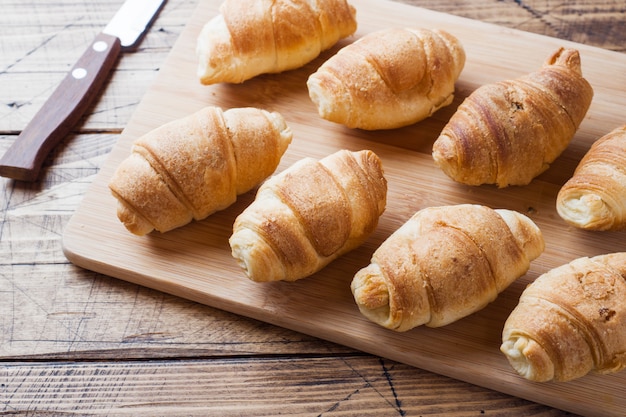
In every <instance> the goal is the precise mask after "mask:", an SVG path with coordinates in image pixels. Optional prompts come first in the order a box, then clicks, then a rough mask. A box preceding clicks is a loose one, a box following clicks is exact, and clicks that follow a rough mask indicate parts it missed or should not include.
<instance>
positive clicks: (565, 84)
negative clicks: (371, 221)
mask: <svg viewBox="0 0 626 417" xmlns="http://www.w3.org/2000/svg"><path fill="white" fill-rule="evenodd" d="M592 97H593V89H592V87H591V85H590V84H589V83H588V82H587V81H586V80H585V79H584V78H583V76H582V71H581V66H580V55H579V53H578V51H577V50H574V49H564V48H559V49H558V50H557V51H556V52H554V53H553V54H552V55H551V56H550V57H549V58H548V59H547V60H546V62H545V63H544V65H543V67H542V68H541V69H540V70H538V71H535V72H532V73H530V74H527V75H525V76H523V77H520V78H518V79H515V80H509V81H501V82H498V83H493V84H488V85H484V86H482V87H480V88H478V89H477V90H475V91H474V92H473V93H472V94H470V95H469V96H468V97H467V98H466V99H465V100H464V101H463V103H461V105H460V106H459V107H458V109H457V111H456V112H455V113H454V114H453V115H452V117H451V118H450V120H449V121H448V123H447V124H446V126H445V127H444V128H443V130H442V132H441V134H440V136H439V138H437V140H436V141H435V143H434V145H433V158H434V160H435V163H436V164H437V165H438V166H439V167H440V168H441V169H442V170H443V171H444V172H445V174H446V175H448V176H449V177H450V178H452V179H454V180H455V181H457V182H461V183H464V184H468V185H481V184H496V185H497V186H498V187H507V186H509V185H526V184H528V183H530V182H531V181H532V180H533V179H534V178H535V177H536V176H538V175H539V174H541V173H542V172H544V171H545V170H546V169H548V167H549V166H550V164H551V163H552V162H554V160H555V159H556V158H557V157H558V156H559V155H560V154H561V153H562V152H563V151H564V150H565V148H566V147H567V146H568V144H569V143H570V141H571V140H572V138H573V137H574V134H575V132H576V130H577V129H578V127H579V125H580V123H581V122H582V120H583V119H584V117H585V115H586V113H587V110H588V108H589V106H590V104H591V100H592Z"/></svg>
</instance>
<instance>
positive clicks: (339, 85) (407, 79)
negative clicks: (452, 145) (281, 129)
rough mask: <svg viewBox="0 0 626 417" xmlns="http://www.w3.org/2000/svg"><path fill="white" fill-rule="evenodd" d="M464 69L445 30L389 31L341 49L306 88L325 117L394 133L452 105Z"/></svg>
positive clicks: (457, 47)
mask: <svg viewBox="0 0 626 417" xmlns="http://www.w3.org/2000/svg"><path fill="white" fill-rule="evenodd" d="M464 65H465V51H464V49H463V47H462V45H461V43H460V42H459V41H458V39H456V38H455V37H454V36H452V35H450V34H449V33H447V32H445V31H443V30H428V29H385V30H380V31H376V32H372V33H370V34H368V35H365V36H364V37H362V38H360V39H359V40H357V41H356V42H354V43H353V44H350V45H348V46H346V47H344V48H342V49H341V50H340V51H339V52H338V53H337V54H336V55H335V56H333V57H331V58H330V59H329V60H328V61H326V62H325V63H324V64H323V65H322V66H321V67H320V68H319V69H318V70H317V71H316V72H315V73H313V74H312V75H311V76H310V77H309V79H308V81H307V86H308V89H309V96H310V97H311V100H312V101H313V102H314V103H315V105H316V107H317V110H318V112H319V114H320V116H321V117H323V118H324V119H327V120H330V121H333V122H337V123H341V124H344V125H346V126H348V127H351V128H360V129H367V130H375V129H392V128H398V127H402V126H407V125H410V124H413V123H416V122H418V121H420V120H423V119H425V118H426V117H428V116H430V115H432V114H433V113H434V112H435V111H437V110H438V109H440V108H441V107H444V106H447V105H449V104H450V103H451V102H452V99H453V95H454V83H455V82H456V80H457V78H458V77H459V74H460V73H461V71H462V69H463V66H464Z"/></svg>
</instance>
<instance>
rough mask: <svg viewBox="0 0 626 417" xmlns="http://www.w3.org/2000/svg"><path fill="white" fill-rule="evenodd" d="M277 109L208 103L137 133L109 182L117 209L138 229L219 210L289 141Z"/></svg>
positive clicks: (265, 172)
mask: <svg viewBox="0 0 626 417" xmlns="http://www.w3.org/2000/svg"><path fill="white" fill-rule="evenodd" d="M291 138H292V132H291V129H290V128H289V127H288V126H287V124H286V123H285V120H284V119H283V117H282V116H281V115H280V114H279V113H270V112H267V111H265V110H261V109H257V108H236V109H230V110H226V111H222V109H220V108H218V107H206V108H204V109H202V110H200V111H198V112H196V113H194V114H191V115H189V116H187V117H184V118H181V119H177V120H174V121H172V122H169V123H167V124H165V125H163V126H161V127H159V128H157V129H155V130H153V131H151V132H149V133H147V134H146V135H144V136H142V137H140V138H138V139H137V140H136V141H135V142H134V144H133V148H132V153H131V155H130V156H129V157H127V158H126V159H125V160H124V161H122V162H121V164H120V165H119V167H118V168H117V170H116V171H115V173H114V174H113V177H112V178H111V180H110V182H109V188H110V189H111V192H112V193H113V195H114V196H115V197H116V198H117V200H118V206H117V215H118V217H119V219H120V221H121V222H122V223H123V224H124V226H126V228H127V229H128V230H129V231H130V232H132V233H134V234H137V235H145V234H147V233H149V232H151V231H152V230H154V229H156V230H158V231H160V232H166V231H169V230H172V229H174V228H177V227H180V226H183V225H185V224H187V223H189V222H191V221H192V220H194V219H195V220H201V219H204V218H206V217H207V216H209V215H210V214H212V213H214V212H216V211H218V210H221V209H224V208H226V207H228V206H229V205H231V204H232V203H234V202H235V200H236V198H237V195H239V194H242V193H244V192H246V191H248V190H250V189H252V188H253V187H255V186H256V185H258V184H259V183H260V182H262V181H263V180H264V179H265V178H267V177H268V176H270V175H271V174H272V173H273V172H274V170H275V169H276V167H277V166H278V163H279V162H280V159H281V157H282V155H283V153H284V152H285V150H286V149H287V147H288V146H289V143H290V142H291Z"/></svg>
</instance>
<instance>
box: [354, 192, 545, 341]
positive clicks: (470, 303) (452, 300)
mask: <svg viewBox="0 0 626 417" xmlns="http://www.w3.org/2000/svg"><path fill="white" fill-rule="evenodd" d="M543 249H544V240H543V236H542V234H541V231H540V230H539V228H538V227H537V226H536V225H535V224H534V223H533V222H532V221H531V220H530V219H529V218H528V217H526V216H524V215H523V214H520V213H518V212H515V211H511V210H504V209H500V210H493V209H491V208H488V207H485V206H480V205H471V204H460V205H454V206H443V207H430V208H426V209H422V210H420V211H418V212H417V213H416V214H415V215H414V216H413V217H411V218H410V219H409V220H408V221H407V222H406V223H405V224H404V225H402V226H401V227H400V228H399V229H398V230H397V231H395V232H394V233H393V234H392V235H391V236H390V237H389V238H387V240H386V241H385V242H383V244H382V245H381V246H380V247H379V248H378V249H377V250H376V252H374V255H373V256H372V262H371V264H370V265H369V266H367V267H365V268H363V269H361V270H360V271H359V272H357V274H356V275H355V276H354V278H353V280H352V284H351V288H352V293H353V295H354V299H355V301H356V304H357V305H358V307H359V310H360V311H361V313H362V314H363V315H364V316H365V317H367V318H369V319H370V320H371V321H373V322H375V323H377V324H379V325H381V326H383V327H386V328H388V329H392V330H396V331H406V330H410V329H412V328H414V327H417V326H420V325H426V326H429V327H439V326H444V325H447V324H449V323H452V322H454V321H456V320H458V319H460V318H462V317H465V316H467V315H469V314H471V313H474V312H476V311H478V310H480V309H482V308H483V307H485V306H486V305H487V304H488V303H490V302H492V301H493V300H495V298H496V297H497V295H498V294H499V293H500V292H502V291H503V290H504V289H505V288H506V287H508V286H509V285H510V284H511V283H512V282H513V281H515V280H516V279H517V278H519V277H521V276H522V275H524V274H525V273H526V272H527V271H528V268H529V266H530V262H531V261H532V260H533V259H535V258H536V257H538V256H539V255H540V254H541V253H542V252H543Z"/></svg>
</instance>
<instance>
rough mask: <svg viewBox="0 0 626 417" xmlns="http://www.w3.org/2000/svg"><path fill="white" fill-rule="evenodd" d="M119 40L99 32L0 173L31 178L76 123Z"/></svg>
mask: <svg viewBox="0 0 626 417" xmlns="http://www.w3.org/2000/svg"><path fill="white" fill-rule="evenodd" d="M120 50H121V46H120V40H119V39H118V38H117V37H115V36H111V35H107V34H105V33H100V34H99V35H98V36H96V38H95V39H94V41H93V43H92V44H91V45H90V46H89V48H87V50H86V51H85V52H84V53H83V55H82V56H81V57H80V59H79V60H78V62H76V64H75V65H74V67H73V68H72V70H71V71H70V72H69V73H68V74H67V76H66V77H65V78H64V79H63V81H62V82H61V84H60V85H59V86H58V87H57V89H56V90H55V91H54V92H53V93H52V95H51V96H50V98H49V99H48V100H47V101H46V102H45V103H44V105H43V106H42V107H41V109H40V110H39V111H38V112H37V114H35V117H34V118H33V120H31V122H30V123H29V124H28V125H27V126H26V127H25V128H24V130H23V131H22V133H21V134H20V135H19V136H18V137H17V139H15V141H14V142H13V144H12V145H11V147H10V148H9V149H8V150H7V151H6V153H5V154H4V155H3V156H2V159H0V176H3V177H8V178H13V179H16V180H22V181H35V180H36V179H37V177H38V175H39V171H40V169H41V165H42V164H43V162H44V160H45V158H46V156H47V155H48V154H49V153H50V151H51V150H52V149H53V148H54V147H55V145H57V144H58V143H59V142H60V141H61V140H62V139H63V138H64V137H65V136H66V135H67V133H69V131H70V130H71V129H72V128H73V127H74V126H75V125H76V123H78V121H79V120H80V118H81V116H82V115H83V113H84V112H85V110H86V109H87V107H88V106H89V103H90V102H91V101H92V100H93V99H94V98H95V97H96V96H97V95H98V93H99V92H100V87H101V86H102V84H103V82H104V81H105V80H106V78H107V75H108V74H109V72H110V70H111V69H112V67H113V65H114V64H115V62H116V60H117V57H118V56H119V54H120Z"/></svg>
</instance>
